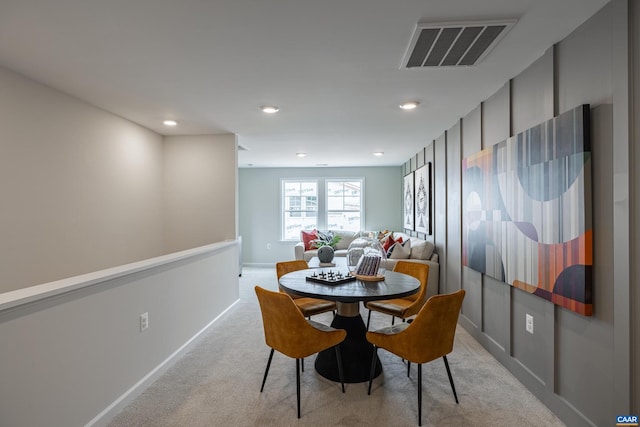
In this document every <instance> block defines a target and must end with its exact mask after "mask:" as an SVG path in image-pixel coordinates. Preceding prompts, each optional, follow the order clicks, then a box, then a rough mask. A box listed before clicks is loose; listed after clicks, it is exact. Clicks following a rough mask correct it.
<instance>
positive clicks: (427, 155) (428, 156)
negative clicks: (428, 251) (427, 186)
mask: <svg viewBox="0 0 640 427" xmlns="http://www.w3.org/2000/svg"><path fill="white" fill-rule="evenodd" d="M433 152H434V142H433V141H431V142H429V145H427V146H426V147H425V148H424V162H425V164H426V163H429V162H431V211H430V212H429V215H431V234H429V235H427V236H426V238H425V240H428V241H430V242H431V243H434V244H435V240H434V236H435V220H434V218H435V210H434V197H435V194H434V193H435V185H436V184H435V178H434V175H435V163H434V154H433ZM440 253H441V252H439V253H438V255H440ZM440 283H444V282H443V279H442V278H440Z"/></svg>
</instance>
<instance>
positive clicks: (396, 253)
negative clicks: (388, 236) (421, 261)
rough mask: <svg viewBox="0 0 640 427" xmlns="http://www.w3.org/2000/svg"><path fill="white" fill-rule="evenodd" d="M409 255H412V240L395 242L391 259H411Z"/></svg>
mask: <svg viewBox="0 0 640 427" xmlns="http://www.w3.org/2000/svg"><path fill="white" fill-rule="evenodd" d="M409 255H411V240H407V241H406V242H403V243H395V244H394V245H393V249H392V250H391V256H390V257H389V259H409Z"/></svg>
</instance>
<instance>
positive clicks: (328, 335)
mask: <svg viewBox="0 0 640 427" xmlns="http://www.w3.org/2000/svg"><path fill="white" fill-rule="evenodd" d="M255 290H256V295H257V297H258V302H259V303H260V311H261V312H262V324H263V326H264V338H265V342H266V343H267V346H269V347H271V352H270V353H269V360H268V362H267V368H266V369H265V371H264V378H263V379H262V386H261V387H260V393H262V391H263V390H264V383H265V382H266V381H267V375H268V374H269V367H270V366H271V359H272V358H273V353H274V351H275V350H278V352H280V353H282V354H284V355H285V356H289V357H292V358H294V359H296V396H297V404H298V418H300V360H301V359H303V358H305V357H308V356H311V355H312V354H315V353H318V352H320V351H322V350H326V349H328V348H331V347H334V348H335V350H336V357H337V359H338V375H339V376H340V382H341V383H342V392H343V393H344V376H343V373H342V358H341V357H340V346H339V345H338V344H340V343H341V342H342V341H344V339H345V337H346V336H347V332H346V331H345V330H344V329H334V328H332V327H330V326H326V325H323V324H321V323H316V322H314V321H312V320H307V319H305V318H304V316H302V313H300V310H298V308H297V307H296V305H295V304H294V303H293V300H292V299H291V297H290V296H289V295H288V294H286V293H283V292H272V291H269V290H266V289H263V288H261V287H260V286H256V287H255Z"/></svg>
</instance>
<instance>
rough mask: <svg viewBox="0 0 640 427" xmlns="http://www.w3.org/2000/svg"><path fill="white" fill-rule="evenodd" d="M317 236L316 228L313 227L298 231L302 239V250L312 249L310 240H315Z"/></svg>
mask: <svg viewBox="0 0 640 427" xmlns="http://www.w3.org/2000/svg"><path fill="white" fill-rule="evenodd" d="M317 238H318V230H316V229H315V228H314V229H313V230H311V231H304V230H301V231H300V240H302V242H303V243H304V250H305V251H308V250H309V249H314V248H312V247H311V246H312V243H311V241H312V240H315V239H317Z"/></svg>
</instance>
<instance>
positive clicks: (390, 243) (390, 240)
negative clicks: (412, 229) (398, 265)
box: [382, 236, 396, 252]
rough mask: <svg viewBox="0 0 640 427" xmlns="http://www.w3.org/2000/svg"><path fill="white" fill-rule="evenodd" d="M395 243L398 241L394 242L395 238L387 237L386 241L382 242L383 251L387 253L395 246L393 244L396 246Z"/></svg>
mask: <svg viewBox="0 0 640 427" xmlns="http://www.w3.org/2000/svg"><path fill="white" fill-rule="evenodd" d="M395 242H396V241H395V240H393V236H387V237H385V239H384V241H383V242H382V249H384V251H385V252H387V251H388V250H389V248H390V247H391V246H393V244H394V243H395Z"/></svg>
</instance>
